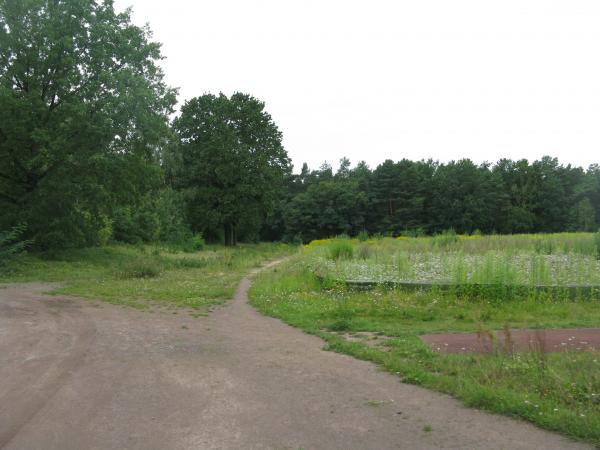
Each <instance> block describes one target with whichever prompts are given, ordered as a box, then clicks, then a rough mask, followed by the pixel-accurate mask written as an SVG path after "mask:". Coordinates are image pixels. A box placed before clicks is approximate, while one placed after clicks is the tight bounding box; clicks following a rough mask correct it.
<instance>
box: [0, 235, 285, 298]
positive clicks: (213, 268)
mask: <svg viewBox="0 0 600 450" xmlns="http://www.w3.org/2000/svg"><path fill="white" fill-rule="evenodd" d="M292 251H295V249H294V248H290V247H288V246H286V245H282V244H265V243H263V244H256V245H255V244H241V245H239V246H238V247H236V248H235V249H229V248H227V249H225V248H224V247H222V246H209V247H207V249H206V251H204V252H201V253H200V252H196V253H183V252H181V251H180V250H179V249H173V248H171V246H169V245H161V246H160V247H157V246H148V245H136V246H133V245H126V244H113V245H109V246H105V247H89V248H82V249H66V250H61V251H54V252H52V254H51V255H48V254H46V253H37V252H36V253H34V252H30V253H28V254H26V255H24V256H23V257H21V258H19V259H18V260H17V261H15V262H14V264H12V266H11V271H10V272H8V273H5V272H0V283H6V282H27V281H38V282H39V281H42V282H58V283H60V284H61V287H60V288H59V289H57V290H56V291H55V292H56V293H60V294H67V295H77V296H81V297H85V298H90V299H93V300H104V301H108V302H111V303H118V304H126V305H130V306H134V307H138V308H147V307H149V306H151V305H154V304H156V303H160V304H162V305H165V306H170V307H172V306H181V307H185V308H194V309H198V308H203V307H205V306H207V305H211V304H215V303H221V302H223V301H225V300H227V299H229V298H231V296H232V295H233V293H234V291H235V288H236V286H237V285H238V283H239V281H240V279H241V278H242V277H243V276H244V275H246V274H247V273H248V271H249V270H250V269H252V268H255V267H258V266H259V265H261V264H263V263H264V262H266V261H270V260H273V259H276V258H279V257H283V256H286V255H289V254H290V252H292ZM147 261H149V262H147ZM121 270H124V271H125V273H124V274H122V273H121ZM156 274H158V276H155V275H156Z"/></svg>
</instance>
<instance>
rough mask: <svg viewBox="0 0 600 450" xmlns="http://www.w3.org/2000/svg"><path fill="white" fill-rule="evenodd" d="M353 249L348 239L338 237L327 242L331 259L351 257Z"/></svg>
mask: <svg viewBox="0 0 600 450" xmlns="http://www.w3.org/2000/svg"><path fill="white" fill-rule="evenodd" d="M353 253H354V249H353V247H352V243H351V242H350V240H349V239H343V238H338V239H334V240H333V241H331V243H330V244H329V257H330V258H331V259H352V255H353Z"/></svg>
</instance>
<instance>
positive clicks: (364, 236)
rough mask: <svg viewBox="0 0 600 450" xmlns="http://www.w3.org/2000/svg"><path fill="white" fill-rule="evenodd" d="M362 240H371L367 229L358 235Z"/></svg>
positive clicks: (357, 237)
mask: <svg viewBox="0 0 600 450" xmlns="http://www.w3.org/2000/svg"><path fill="white" fill-rule="evenodd" d="M356 239H358V240H359V241H360V242H365V241H368V240H369V232H368V231H367V230H363V231H361V232H360V233H358V235H357V236H356Z"/></svg>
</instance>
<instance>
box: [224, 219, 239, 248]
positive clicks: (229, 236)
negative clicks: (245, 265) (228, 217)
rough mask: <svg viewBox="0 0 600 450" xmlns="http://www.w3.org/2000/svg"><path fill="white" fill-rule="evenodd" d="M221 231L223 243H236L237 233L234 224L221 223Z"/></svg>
mask: <svg viewBox="0 0 600 450" xmlns="http://www.w3.org/2000/svg"><path fill="white" fill-rule="evenodd" d="M223 231H224V233H225V245H227V246H232V245H237V233H236V231H235V225H234V224H232V223H230V222H227V223H225V224H224V225H223Z"/></svg>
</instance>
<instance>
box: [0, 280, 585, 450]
mask: <svg viewBox="0 0 600 450" xmlns="http://www.w3.org/2000/svg"><path fill="white" fill-rule="evenodd" d="M248 286H249V281H248V280H246V279H245V280H243V281H242V282H241V284H240V287H239V289H238V292H237V294H236V296H235V298H234V299H233V300H232V301H231V302H230V303H228V304H227V305H226V306H224V307H221V308H219V309H217V310H216V311H215V312H213V313H211V314H210V316H208V317H203V318H198V319H194V318H192V317H190V316H189V315H188V314H185V313H182V312H180V313H178V314H173V313H172V312H154V313H148V312H141V311H137V310H134V309H129V308H125V307H119V306H114V305H109V304H101V305H99V306H94V304H93V303H92V302H89V301H85V300H79V299H73V298H61V297H51V296H44V295H43V294H42V292H43V291H44V290H47V289H48V288H49V286H48V285H40V284H27V285H9V286H8V287H3V288H0V448H1V449H3V450H4V449H6V450H8V449H25V450H53V449H56V450H70V449H72V450H91V449H102V450H104V449H115V450H117V449H118V450H124V449H144V450H148V449H157V450H158V449H160V450H170V449H299V448H302V449H305V450H308V449H378V450H383V449H421V448H432V449H433V448H435V449H439V448H444V449H450V448H452V449H475V448H482V449H483V448H485V449H533V448H543V449H546V450H549V449H575V448H587V447H585V446H584V445H582V444H577V443H574V442H571V441H569V440H568V439H566V438H563V437H561V436H558V435H556V434H552V433H549V432H545V431H542V430H539V429H537V428H535V427H533V426H531V425H528V424H526V423H522V422H518V421H514V420H511V419H508V418H506V417H500V416H494V415H490V414H486V413H483V412H481V411H477V410H473V409H468V408H465V407H462V406H461V405H460V404H459V403H458V402H457V401H455V400H453V399H451V398H449V397H447V396H444V395H440V394H438V393H435V392H430V391H427V390H424V389H421V388H418V387H415V386H411V385H405V384H402V383H401V382H400V381H399V378H398V377H395V376H392V375H390V374H387V373H384V372H381V371H379V370H378V369H377V368H376V367H375V366H374V365H372V364H370V363H367V362H363V361H358V360H355V359H353V358H350V357H348V356H344V355H339V354H335V353H331V352H325V351H322V350H321V348H322V346H323V342H322V341H321V340H320V339H318V338H316V337H314V336H309V335H306V334H304V333H302V332H301V331H299V330H296V329H294V328H290V327H288V326H287V325H285V324H283V323H281V322H280V321H278V320H275V319H272V318H268V317H264V316H262V315H260V314H258V313H257V312H256V311H254V309H252V308H251V307H250V306H248V305H247V304H246V291H247V289H248ZM426 426H430V427H431V428H432V431H429V432H427V431H424V428H425V427H426Z"/></svg>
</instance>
